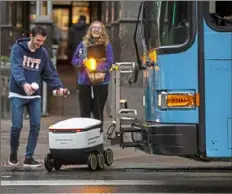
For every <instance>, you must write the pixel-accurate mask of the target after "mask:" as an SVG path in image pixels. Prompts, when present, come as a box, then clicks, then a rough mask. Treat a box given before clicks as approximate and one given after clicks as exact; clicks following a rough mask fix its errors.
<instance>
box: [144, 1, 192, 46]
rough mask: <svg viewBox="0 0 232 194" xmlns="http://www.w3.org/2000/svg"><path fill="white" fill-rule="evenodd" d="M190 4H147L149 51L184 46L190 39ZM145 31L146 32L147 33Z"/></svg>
mask: <svg viewBox="0 0 232 194" xmlns="http://www.w3.org/2000/svg"><path fill="white" fill-rule="evenodd" d="M189 5H190V2H187V1H152V2H147V10H148V13H149V14H147V19H148V23H149V24H150V25H147V27H145V29H146V30H147V31H149V32H148V34H149V41H148V42H147V45H148V47H149V49H152V48H158V47H163V46H175V45H181V44H184V43H185V42H186V41H188V39H189V37H190V30H189V26H190V14H189V13H190V12H191V11H190V9H191V8H190V6H189ZM146 30H145V31H146Z"/></svg>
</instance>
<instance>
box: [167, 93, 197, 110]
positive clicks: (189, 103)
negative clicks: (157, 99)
mask: <svg viewBox="0 0 232 194" xmlns="http://www.w3.org/2000/svg"><path fill="white" fill-rule="evenodd" d="M167 106H168V107H194V106H199V94H184V93H183V94H167Z"/></svg>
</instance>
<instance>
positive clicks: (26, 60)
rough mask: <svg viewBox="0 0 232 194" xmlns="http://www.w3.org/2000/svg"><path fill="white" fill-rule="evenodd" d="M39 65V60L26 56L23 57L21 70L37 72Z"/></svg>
mask: <svg viewBox="0 0 232 194" xmlns="http://www.w3.org/2000/svg"><path fill="white" fill-rule="evenodd" d="M40 63H41V59H35V58H32V57H28V56H25V55H24V56H23V64H22V65H23V68H25V69H29V70H33V71H39V66H40Z"/></svg>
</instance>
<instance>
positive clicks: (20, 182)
mask: <svg viewBox="0 0 232 194" xmlns="http://www.w3.org/2000/svg"><path fill="white" fill-rule="evenodd" d="M163 184H165V182H164V181H153V180H12V181H11V180H6V181H1V186H27V185H28V186H39V185H40V186H85V185H93V186H94V185H112V186H119V185H127V186H132V185H133V186H134V185H163Z"/></svg>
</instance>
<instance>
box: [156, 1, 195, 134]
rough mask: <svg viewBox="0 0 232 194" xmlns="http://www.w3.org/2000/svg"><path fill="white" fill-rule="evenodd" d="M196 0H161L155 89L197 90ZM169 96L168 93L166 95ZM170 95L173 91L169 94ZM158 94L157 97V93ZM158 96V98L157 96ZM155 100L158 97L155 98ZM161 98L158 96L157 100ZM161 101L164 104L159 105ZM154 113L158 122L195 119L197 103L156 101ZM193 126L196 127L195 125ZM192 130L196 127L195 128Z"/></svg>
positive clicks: (189, 121)
mask: <svg viewBox="0 0 232 194" xmlns="http://www.w3.org/2000/svg"><path fill="white" fill-rule="evenodd" d="M195 21H196V3H194V2H190V1H161V3H160V17H159V41H160V46H159V49H158V66H159V70H158V71H156V76H155V77H156V83H157V84H156V93H157V94H158V96H161V95H160V93H161V92H163V91H164V92H167V93H168V95H169V94H171V93H172V94H177V95H179V96H180V95H182V94H193V95H195V94H196V93H198V80H197V79H198V76H197V75H198V72H197V63H198V61H197V49H198V47H197V38H196V25H195V23H196V22H195ZM170 96H171V95H170ZM173 96H174V95H173ZM157 98H159V97H157ZM157 100H158V99H157ZM158 101H159V100H158ZM160 101H162V97H161V100H160ZM163 104H165V105H164V106H163ZM156 107H157V110H156V112H155V114H154V117H155V118H156V120H158V121H159V122H160V123H169V124H180V123H182V124H191V125H192V124H193V125H194V126H196V125H197V123H198V107H196V106H195V104H194V107H189V106H186V107H183V106H178V105H175V106H172V107H171V105H170V106H169V105H168V104H167V103H162V102H158V104H157V106H156ZM195 128H196V127H195ZM195 131H196V130H195Z"/></svg>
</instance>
